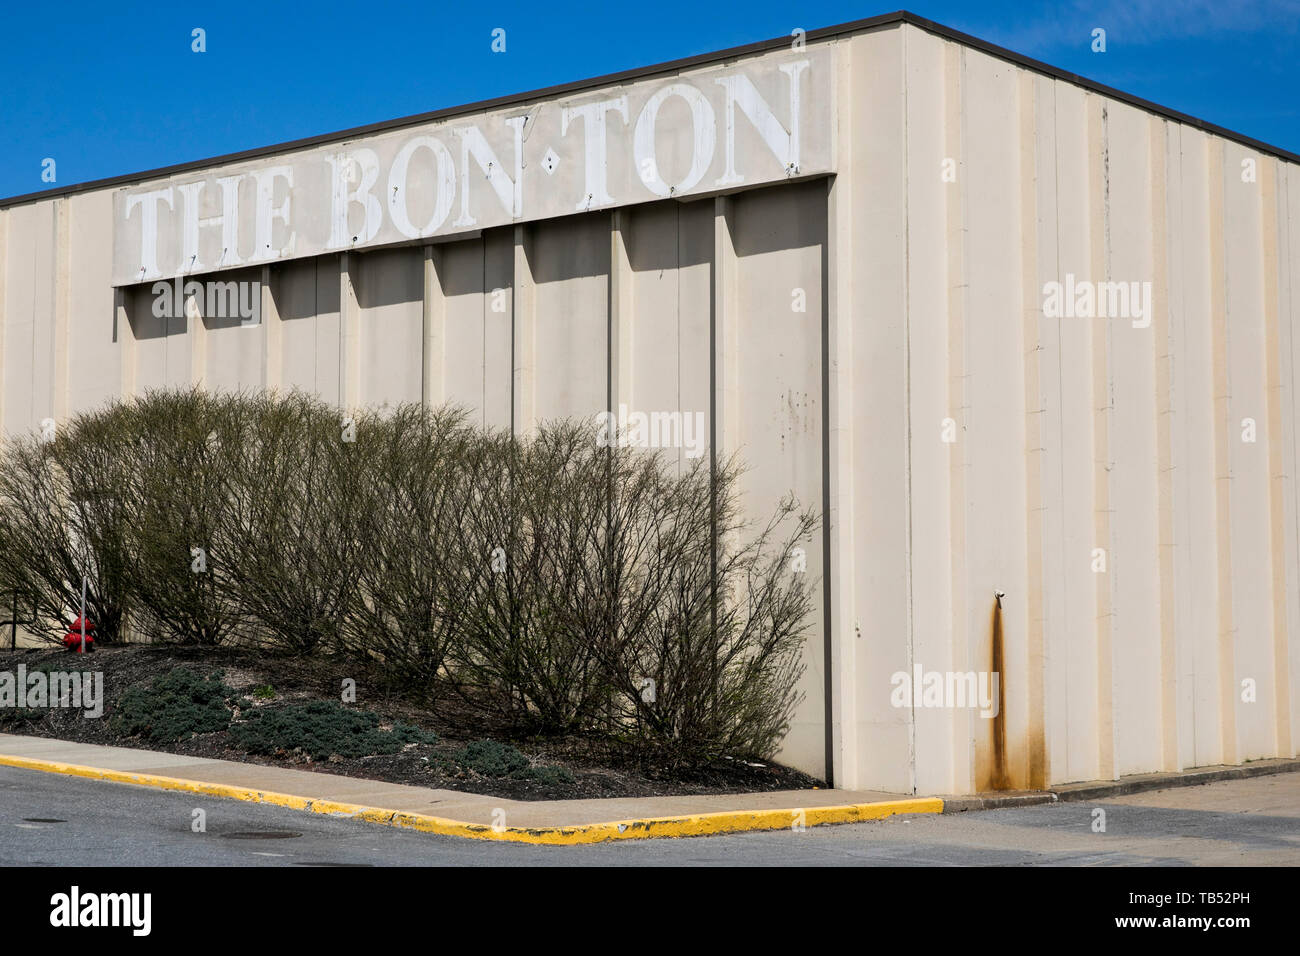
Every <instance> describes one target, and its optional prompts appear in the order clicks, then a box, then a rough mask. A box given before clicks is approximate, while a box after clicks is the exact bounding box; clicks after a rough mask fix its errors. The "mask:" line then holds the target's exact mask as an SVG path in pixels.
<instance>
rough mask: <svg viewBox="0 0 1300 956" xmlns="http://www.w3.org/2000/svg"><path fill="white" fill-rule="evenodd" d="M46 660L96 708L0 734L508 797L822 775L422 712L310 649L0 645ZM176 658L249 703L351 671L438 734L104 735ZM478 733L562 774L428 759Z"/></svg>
mask: <svg viewBox="0 0 1300 956" xmlns="http://www.w3.org/2000/svg"><path fill="white" fill-rule="evenodd" d="M51 659H57V660H58V665H57V666H58V669H60V670H68V671H73V670H77V671H87V670H91V671H102V672H103V674H104V693H105V697H106V704H105V707H104V715H103V718H102V719H98V720H91V719H86V718H85V717H84V716H83V715H82V712H81V711H79V710H71V709H57V708H54V709H50V710H49V711H48V712H45V713H44V714H43V715H42V716H40V717H39V718H38V719H24V718H20V717H19V716H18V715H17V714H16V713H15V712H14V711H12V710H8V709H0V732H3V733H13V734H30V735H33V736H38V737H51V738H56V739H59V740H71V741H77V742H80V743H89V744H108V745H115V746H122V747H133V746H134V747H141V748H143V749H147V750H163V751H167V752H170V753H178V754H186V755H190V756H196V757H207V758H211V759H216V760H238V761H243V762H245V763H255V764H262V765H266V766H275V767H293V768H295V769H300V770H318V771H323V772H326V773H332V774H341V775H344V776H349V777H362V778H366V779H370V780H383V781H386V782H389V783H401V784H413V785H415V786H423V787H431V788H440V789H448V790H462V791H467V792H470V793H483V794H490V795H492V796H499V797H504V798H508V799H515V800H564V799H582V798H589V797H646V796H665V795H682V794H712V793H746V792H756V791H770V790H797V789H808V788H813V787H817V786H821V785H822V783H821V781H818V780H815V779H814V778H812V777H810V776H808V775H807V774H804V773H801V772H799V771H797V770H793V769H790V768H788V767H783V766H780V765H779V764H775V763H771V762H769V761H761V762H760V761H746V760H739V759H726V758H724V759H720V760H717V761H715V762H714V763H712V764H710V765H707V766H703V767H696V768H692V769H689V770H682V769H680V768H675V767H671V766H668V765H656V764H655V763H654V762H653V761H647V760H644V759H641V760H636V761H632V760H629V759H628V758H627V757H626V756H624V755H621V754H620V753H619V752H618V751H617V750H616V749H614V748H613V747H611V746H610V745H608V744H607V743H602V742H600V741H593V740H590V739H584V738H558V739H557V738H545V739H541V738H519V737H512V736H509V734H508V733H507V732H505V731H504V730H503V729H502V728H499V727H491V726H487V725H485V724H484V722H483V720H482V718H481V717H478V716H476V715H474V714H472V713H470V712H469V711H467V710H466V709H465V708H463V707H460V708H458V707H457V706H456V705H455V704H453V703H447V702H444V703H441V704H440V705H439V707H438V709H437V711H435V712H430V710H429V709H428V708H427V707H421V706H419V705H418V704H417V703H415V702H412V701H411V700H409V699H408V698H405V697H403V696H402V694H401V693H399V692H398V691H397V690H396V689H393V688H390V687H386V686H385V683H384V679H383V675H382V674H380V673H370V674H366V673H358V669H357V666H356V665H355V664H354V663H344V662H341V661H333V660H330V659H328V658H321V657H301V658H279V657H268V656H267V655H265V654H260V653H255V652H252V651H247V650H240V649H231V648H213V649H208V648H180V647H169V646H159V645H125V646H118V647H102V648H100V649H99V650H97V651H95V652H94V653H93V654H88V655H86V656H84V657H83V656H80V655H73V654H69V653H68V652H66V651H64V650H62V649H49V650H46V649H29V650H21V649H20V650H18V651H14V652H11V651H8V650H5V651H0V671H11V672H12V671H15V670H16V668H17V667H18V665H19V664H20V663H21V664H25V665H26V667H27V669H28V670H29V671H30V670H31V669H32V668H33V666H34V665H36V664H38V663H40V662H51ZM51 663H52V662H51ZM47 666H49V665H47ZM179 666H186V667H191V668H194V669H195V670H197V671H199V672H201V673H207V672H209V671H212V670H218V669H219V670H221V671H223V672H224V677H223V680H224V681H225V683H226V684H227V685H229V686H230V687H231V688H233V689H234V690H236V691H237V692H240V693H242V694H244V695H246V696H248V697H249V698H250V699H252V700H253V701H254V703H255V704H256V705H258V706H262V705H268V704H276V703H281V702H289V701H301V700H329V701H338V700H339V696H340V687H341V684H342V680H343V679H344V678H351V679H353V680H355V681H356V695H357V705H358V706H359V707H362V708H364V709H366V710H370V711H373V712H375V713H376V714H379V715H380V717H381V718H382V719H383V720H384V721H385V722H389V721H396V720H401V721H404V722H406V723H408V724H414V725H416V726H418V727H420V728H421V729H424V730H432V731H435V732H436V733H437V734H438V737H439V740H438V743H436V744H433V745H429V744H411V745H408V746H407V747H406V748H405V749H403V750H402V751H400V752H398V753H394V754H377V755H373V756H368V757H355V758H344V757H340V756H338V755H334V756H331V757H330V758H328V759H327V760H323V761H313V760H312V759H311V758H310V757H309V756H307V755H305V754H302V753H301V752H294V753H284V752H281V753H279V754H277V755H276V756H274V757H265V756H260V755H255V754H249V753H245V752H243V751H241V750H238V749H236V748H235V747H234V746H233V745H232V743H231V741H230V739H229V737H230V735H229V732H227V731H221V732H219V733H208V734H200V735H197V736H194V737H191V738H190V739H189V740H185V741H182V742H180V743H175V744H158V743H154V742H144V741H141V740H139V739H138V738H133V737H123V736H119V735H118V734H117V733H115V732H114V730H113V729H112V727H111V726H110V720H109V719H108V718H109V717H110V716H111V714H112V712H113V707H114V705H115V703H116V701H117V700H118V699H119V698H120V697H121V696H122V694H123V693H125V692H126V691H127V690H128V689H129V688H130V687H132V686H135V685H139V684H143V685H144V686H148V684H149V683H150V682H151V681H152V680H153V679H154V678H156V677H159V676H161V675H163V674H165V673H167V672H168V671H170V670H172V669H174V668H176V667H179ZM266 685H270V686H271V687H272V688H273V690H274V697H273V698H272V697H269V696H268V695H267V694H266V692H264V697H266V699H262V698H258V697H256V696H255V695H254V694H253V690H254V688H258V687H264V686H266ZM485 738H489V739H496V740H502V741H506V742H509V743H511V744H513V745H514V746H515V747H517V748H519V750H521V751H522V752H523V753H524V754H526V755H527V756H528V757H530V758H531V759H532V760H533V761H534V762H535V763H537V764H541V765H546V766H551V767H560V768H563V769H565V770H567V771H568V772H569V774H570V775H571V776H572V782H563V781H561V782H545V783H543V782H540V781H537V780H514V779H509V778H494V777H488V776H483V775H481V774H478V773H475V772H474V771H472V770H466V769H464V768H461V767H448V761H447V760H445V759H442V760H440V759H438V758H439V757H440V756H441V757H444V758H445V757H446V756H447V755H450V754H452V753H454V752H455V751H457V750H459V749H460V748H461V747H463V746H464V745H465V744H466V743H468V742H470V741H472V740H480V739H485Z"/></svg>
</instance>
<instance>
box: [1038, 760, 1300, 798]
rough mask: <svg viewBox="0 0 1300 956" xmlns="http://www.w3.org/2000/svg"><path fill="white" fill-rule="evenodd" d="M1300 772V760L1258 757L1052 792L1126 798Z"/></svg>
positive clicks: (1073, 785)
mask: <svg viewBox="0 0 1300 956" xmlns="http://www.w3.org/2000/svg"><path fill="white" fill-rule="evenodd" d="M1297 771H1300V759H1289V760H1288V759H1282V760H1261V761H1258V762H1256V763H1248V764H1243V765H1241V766H1240V767H1211V768H1206V769H1201V770H1184V771H1182V772H1180V773H1170V774H1154V773H1153V774H1143V775H1141V776H1134V777H1129V778H1126V779H1125V778H1122V779H1119V780H1106V781H1102V782H1099V783H1071V784H1065V785H1064V786H1060V787H1056V788H1054V789H1053V790H1052V793H1054V794H1055V795H1056V798H1057V799H1058V800H1061V801H1071V802H1073V801H1079V800H1103V799H1105V798H1107V797H1126V796H1128V795H1130V794H1134V793H1146V792H1147V791H1150V790H1169V789H1171V788H1173V787H1199V786H1201V785H1202V784H1206V783H1217V782H1218V781H1220V780H1246V779H1248V778H1250V777H1264V776H1269V775H1271V774H1275V773H1296V772H1297Z"/></svg>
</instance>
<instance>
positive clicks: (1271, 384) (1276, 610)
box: [1255, 157, 1291, 753]
mask: <svg viewBox="0 0 1300 956" xmlns="http://www.w3.org/2000/svg"><path fill="white" fill-rule="evenodd" d="M1257 162H1259V163H1260V164H1261V165H1260V176H1259V188H1258V189H1257V190H1256V191H1255V193H1256V200H1257V202H1258V203H1259V205H1260V227H1259V232H1258V235H1257V237H1256V238H1257V239H1258V241H1259V245H1260V249H1259V252H1260V257H1259V258H1260V262H1261V263H1262V264H1263V268H1261V270H1260V282H1261V283H1262V284H1263V289H1262V290H1261V292H1262V294H1263V304H1264V350H1265V354H1264V356H1263V358H1264V367H1265V374H1266V377H1267V387H1266V393H1265V397H1266V401H1267V409H1268V503H1269V511H1268V514H1269V572H1270V582H1269V585H1270V588H1269V594H1270V598H1271V601H1270V605H1271V606H1270V612H1271V615H1270V616H1271V622H1272V631H1273V635H1272V637H1273V640H1272V644H1273V647H1272V652H1273V654H1272V656H1273V681H1272V684H1273V687H1272V691H1273V709H1274V710H1273V735H1274V739H1273V746H1272V747H1271V748H1270V750H1269V752H1270V753H1282V752H1284V751H1286V750H1289V749H1290V737H1291V733H1290V730H1291V727H1290V723H1291V722H1290V708H1291V704H1290V696H1291V695H1290V687H1289V680H1288V677H1289V669H1288V653H1287V627H1286V595H1287V587H1286V548H1285V542H1284V538H1283V535H1284V533H1285V530H1284V529H1285V527H1286V518H1285V506H1284V498H1285V494H1286V489H1285V482H1286V476H1285V466H1284V464H1283V460H1282V459H1283V452H1282V439H1283V422H1282V390H1283V385H1282V382H1281V370H1280V362H1281V355H1280V341H1281V338H1280V334H1279V328H1278V308H1279V304H1280V303H1279V293H1280V291H1281V290H1280V281H1281V270H1280V268H1279V265H1280V257H1279V255H1278V253H1279V251H1280V248H1279V247H1280V242H1279V234H1278V218H1277V196H1278V188H1277V187H1278V184H1277V170H1278V169H1279V167H1280V164H1279V163H1278V162H1277V161H1276V160H1270V159H1267V158H1265V157H1259V158H1258V160H1257Z"/></svg>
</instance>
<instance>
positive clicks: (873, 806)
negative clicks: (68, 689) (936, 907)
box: [0, 754, 944, 846]
mask: <svg viewBox="0 0 1300 956" xmlns="http://www.w3.org/2000/svg"><path fill="white" fill-rule="evenodd" d="M0 766H6V767H18V768H21V769H24V770H39V771H43V772H45V773H61V774H67V775H69V776H74V777H86V778H89V779H92V780H106V781H109V782H112V783H126V784H132V785H134V786H140V787H154V788H156V789H160V790H178V791H183V792H186V793H199V794H203V795H205V796H209V797H226V798H228V799H232V800H244V801H246V802H249V803H267V804H272V805H275V806H280V807H287V808H289V809H291V810H306V811H310V812H312V813H325V814H329V815H331V816H344V817H349V818H351V819H355V820H364V821H366V822H367V823H379V824H382V825H384V826H391V827H403V828H406V829H410V830H420V831H422V832H425V833H440V834H443V835H445V836H458V837H466V838H468V839H475V840H500V841H506V842H511V843H534V844H542V845H550V846H574V845H578V844H585V843H604V842H606V841H608V840H643V839H649V838H654V837H687V836H708V835H711V834H715V833H742V832H746V831H753V830H789V829H791V828H792V827H798V826H818V825H824V824H831V823H859V822H862V821H865V820H881V819H884V818H885V817H890V816H894V815H895V814H899V813H942V812H943V804H944V802H943V801H942V800H941V799H939V798H938V797H918V798H914V799H908V800H881V801H877V802H873V803H858V804H850V805H845V806H838V807H794V808H790V809H783V810H736V811H723V812H719V813H700V814H691V815H686V816H675V817H650V818H647V819H642V820H635V819H633V820H618V821H611V822H607V823H583V824H576V825H574V826H561V827H505V826H502V827H494V826H488V825H485V824H481V823H465V822H462V821H460V820H449V819H447V818H445V817H435V816H429V815H426V814H422V813H408V812H404V811H400V810H385V809H382V808H380V807H366V806H361V805H359V804H354V803H337V802H334V801H329V800H314V799H312V798H310V797H300V796H295V795H293V794H287V793H276V792H274V791H269V790H256V789H253V788H251V787H240V786H234V785H231V784H218V783H206V782H203V781H199V780H186V779H184V778H181V777H162V776H156V775H154V774H144V773H132V772H130V771H127V770H106V769H103V768H101V767H86V766H82V765H80V764H71V763H62V762H59V761H55V760H39V759H35V758H31V757H11V756H6V755H3V754H0Z"/></svg>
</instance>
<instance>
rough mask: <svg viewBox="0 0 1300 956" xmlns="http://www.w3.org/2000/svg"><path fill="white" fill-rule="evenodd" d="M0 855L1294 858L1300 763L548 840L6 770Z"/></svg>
mask: <svg viewBox="0 0 1300 956" xmlns="http://www.w3.org/2000/svg"><path fill="white" fill-rule="evenodd" d="M1099 810H1100V811H1103V813H1102V814H1098V813H1097V811H1099ZM196 811H202V812H201V813H196ZM200 823H201V824H202V827H201V829H199V824H200ZM1102 827H1104V829H1102ZM0 865H2V866H16V865H28V866H32V865H35V866H52V867H57V866H64V865H76V866H132V865H136V866H208V867H211V866H289V867H301V866H529V865H532V866H656V865H708V866H714V865H717V866H727V865H744V866H784V865H815V866H932V865H959V866H988V865H997V866H1025V865H1029V866H1034V865H1065V866H1112V865H1124V866H1180V865H1182V866H1198V865H1218V866H1240V865H1246V866H1296V865H1300V773H1285V774H1277V775H1273V776H1262V777H1255V778H1252V779H1247V780H1231V781H1223V782H1220V783H1211V784H1206V785H1203V786H1196V787H1184V788H1178V789H1170V790H1160V791H1154V792H1150V793H1144V794H1139V795H1135V796H1128V797H1119V798H1114V799H1108V800H1101V801H1097V802H1092V803H1086V802H1079V803H1061V804H1053V805H1043V806H1034V807H1024V808H1018V809H1003V810H984V811H971V812H966V813H955V814H919V815H911V816H897V817H891V818H888V819H885V820H881V821H876V822H871V823H858V824H845V825H839V826H824V827H809V828H807V829H805V830H802V831H796V830H787V831H769V832H754V833H738V834H730V835H721V836H710V837H696V838H687V839H653V840H637V841H622V842H617V843H605V844H596V845H591V846H574V847H548V846H529V845H524V844H513V843H497V842H490V841H481V840H468V839H463V838H459V837H446V836H436V835H431V834H425V833H420V832H415V831H410V830H400V829H393V828H389V827H384V826H380V825H376V824H371V823H364V822H360V821H356V820H349V819H345V818H336V817H329V816H324V815H321V814H316V813H305V812H302V811H296V810H288V809H284V808H281V807H276V806H269V805H265V804H251V803H244V802H240V801H236V800H229V799H220V798H210V797H201V796H197V795H194V794H187V793H173V792H167V791H161V790H154V789H151V788H147V787H138V786H131V785H127V784H118V783H107V782H101V781H94V780H87V779H82V778H79V777H69V776H64V775H61V774H50V773H43V772H40V771H34V770H21V769H16V768H9V767H0Z"/></svg>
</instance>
